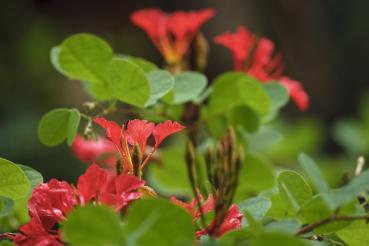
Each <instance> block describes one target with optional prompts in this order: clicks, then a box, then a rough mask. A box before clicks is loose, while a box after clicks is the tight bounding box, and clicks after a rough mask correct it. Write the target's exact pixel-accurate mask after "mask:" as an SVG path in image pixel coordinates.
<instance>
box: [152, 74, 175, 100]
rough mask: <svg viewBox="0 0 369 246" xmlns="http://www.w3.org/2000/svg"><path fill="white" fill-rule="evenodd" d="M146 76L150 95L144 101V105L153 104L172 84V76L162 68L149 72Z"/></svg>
mask: <svg viewBox="0 0 369 246" xmlns="http://www.w3.org/2000/svg"><path fill="white" fill-rule="evenodd" d="M147 77H148V79H149V81H150V86H151V95H150V98H149V100H148V101H147V102H146V105H145V106H146V107H147V106H150V105H153V104H155V103H156V102H157V101H158V100H159V99H160V98H161V97H163V96H164V95H166V94H167V93H168V92H169V91H170V90H171V89H172V88H173V86H174V78H173V76H172V75H171V74H170V73H169V72H167V71H164V70H155V71H152V72H149V73H148V74H147Z"/></svg>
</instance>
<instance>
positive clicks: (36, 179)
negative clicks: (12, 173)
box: [17, 164, 44, 193]
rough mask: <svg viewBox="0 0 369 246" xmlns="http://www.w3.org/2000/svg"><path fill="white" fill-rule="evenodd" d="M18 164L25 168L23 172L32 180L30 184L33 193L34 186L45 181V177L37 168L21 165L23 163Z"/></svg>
mask: <svg viewBox="0 0 369 246" xmlns="http://www.w3.org/2000/svg"><path fill="white" fill-rule="evenodd" d="M17 165H18V166H19V167H20V168H21V169H22V170H23V172H24V173H25V174H26V176H27V178H28V180H29V182H30V185H31V186H30V193H32V190H33V188H35V187H36V186H37V185H38V184H41V183H43V182H44V179H43V177H42V175H41V173H39V172H38V171H36V170H35V169H33V168H31V167H28V166H25V165H21V164H17Z"/></svg>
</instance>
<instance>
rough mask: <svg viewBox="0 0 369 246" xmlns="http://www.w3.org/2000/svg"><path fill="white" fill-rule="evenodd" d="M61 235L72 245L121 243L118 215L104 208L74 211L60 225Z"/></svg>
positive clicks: (89, 206)
mask: <svg viewBox="0 0 369 246" xmlns="http://www.w3.org/2000/svg"><path fill="white" fill-rule="evenodd" d="M62 234H63V238H64V239H65V240H66V241H67V242H68V243H70V244H72V245H91V246H94V245H96V246H101V245H121V243H122V241H123V236H122V232H121V229H120V220H119V216H118V214H116V213H115V212H114V211H113V210H111V209H110V208H107V207H104V206H94V205H87V206H85V207H79V208H76V209H74V210H73V211H72V212H71V213H70V214H69V215H68V218H67V220H66V221H65V222H64V223H63V225H62Z"/></svg>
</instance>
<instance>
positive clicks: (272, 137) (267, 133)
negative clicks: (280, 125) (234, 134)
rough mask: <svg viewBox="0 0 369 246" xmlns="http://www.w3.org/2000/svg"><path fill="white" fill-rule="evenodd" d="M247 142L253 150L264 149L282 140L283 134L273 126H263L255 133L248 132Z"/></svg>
mask: <svg viewBox="0 0 369 246" xmlns="http://www.w3.org/2000/svg"><path fill="white" fill-rule="evenodd" d="M244 137H246V139H247V142H248V143H249V148H250V150H251V151H263V150H265V149H268V148H270V147H271V146H273V145H275V144H277V143H279V142H281V140H282V139H283V135H282V134H281V133H280V132H278V131H276V130H274V129H272V128H271V127H265V126H261V127H260V128H259V130H258V131H257V132H255V133H253V134H246V135H245V136H244Z"/></svg>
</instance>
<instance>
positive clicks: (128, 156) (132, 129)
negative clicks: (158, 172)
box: [94, 118, 185, 174]
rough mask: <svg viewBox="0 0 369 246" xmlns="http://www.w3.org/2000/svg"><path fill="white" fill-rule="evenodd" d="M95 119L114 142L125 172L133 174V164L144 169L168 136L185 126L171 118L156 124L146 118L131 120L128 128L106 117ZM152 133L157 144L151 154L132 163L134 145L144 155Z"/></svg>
mask: <svg viewBox="0 0 369 246" xmlns="http://www.w3.org/2000/svg"><path fill="white" fill-rule="evenodd" d="M94 121H95V122H96V123H97V124H99V125H100V126H101V127H102V128H104V129H105V132H106V137H107V138H108V139H109V140H110V141H112V142H113V144H114V145H115V147H116V148H117V150H118V151H119V153H120V155H121V157H122V161H123V164H124V165H123V166H124V172H125V173H129V174H133V164H135V165H138V166H139V167H140V169H141V170H142V169H143V168H144V167H145V165H146V164H147V162H148V161H149V160H150V158H151V156H152V155H153V154H154V152H155V150H156V149H157V147H158V146H159V144H160V143H161V142H162V141H163V140H164V139H165V138H166V137H168V136H169V135H171V134H173V133H176V132H178V131H181V130H183V129H184V128H185V127H184V126H182V125H181V124H179V123H177V122H172V121H169V120H168V121H165V122H163V123H160V124H158V125H156V126H155V125H154V123H150V122H147V121H146V120H137V119H136V120H130V121H128V124H127V128H126V129H125V128H124V127H119V125H118V124H117V123H115V122H113V121H108V120H106V119H104V118H96V119H95V120H94ZM151 135H153V136H154V139H155V145H154V146H153V147H152V148H151V150H150V152H149V154H147V155H146V157H145V158H141V159H142V160H143V161H142V163H132V154H133V151H134V146H135V145H137V146H139V148H140V150H141V154H142V155H144V152H145V147H146V144H147V141H148V139H149V137H150V136H151ZM142 157H143V156H142Z"/></svg>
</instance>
